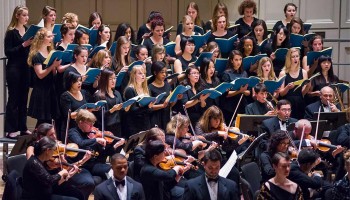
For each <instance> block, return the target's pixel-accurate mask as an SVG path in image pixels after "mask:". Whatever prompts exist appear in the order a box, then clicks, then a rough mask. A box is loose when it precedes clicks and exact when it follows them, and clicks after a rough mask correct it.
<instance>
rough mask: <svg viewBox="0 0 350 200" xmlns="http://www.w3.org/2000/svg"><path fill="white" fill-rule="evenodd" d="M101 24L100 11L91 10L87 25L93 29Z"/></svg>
mask: <svg viewBox="0 0 350 200" xmlns="http://www.w3.org/2000/svg"><path fill="white" fill-rule="evenodd" d="M101 24H103V20H102V16H101V14H100V13H98V12H93V13H91V14H90V16H89V27H90V28H92V27H93V28H94V29H95V30H97V29H98V27H100V26H101Z"/></svg>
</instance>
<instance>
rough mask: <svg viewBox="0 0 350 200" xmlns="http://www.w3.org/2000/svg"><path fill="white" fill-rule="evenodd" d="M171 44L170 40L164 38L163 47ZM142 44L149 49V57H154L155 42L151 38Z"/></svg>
mask: <svg viewBox="0 0 350 200" xmlns="http://www.w3.org/2000/svg"><path fill="white" fill-rule="evenodd" d="M169 42H170V41H169V39H167V38H164V37H163V45H166V44H168V43H169ZM142 44H143V45H145V46H146V47H147V50H148V56H152V48H153V46H154V43H153V41H152V40H151V38H150V37H149V38H146V39H145V40H144V41H143V43H142Z"/></svg>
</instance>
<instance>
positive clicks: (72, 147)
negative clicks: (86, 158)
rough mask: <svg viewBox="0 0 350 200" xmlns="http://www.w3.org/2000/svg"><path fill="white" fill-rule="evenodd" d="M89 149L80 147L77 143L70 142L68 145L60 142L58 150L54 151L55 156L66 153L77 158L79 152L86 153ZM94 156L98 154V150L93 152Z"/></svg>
mask: <svg viewBox="0 0 350 200" xmlns="http://www.w3.org/2000/svg"><path fill="white" fill-rule="evenodd" d="M87 151H88V150H85V149H79V147H78V145H77V144H75V143H68V144H67V145H64V144H62V143H61V144H58V145H57V148H56V150H55V151H54V153H53V156H54V157H56V156H58V155H61V154H63V153H65V154H66V155H67V156H68V157H70V158H75V157H76V156H77V155H78V153H86V152H87ZM91 155H92V156H95V157H96V156H98V155H99V153H98V152H94V151H92V152H91Z"/></svg>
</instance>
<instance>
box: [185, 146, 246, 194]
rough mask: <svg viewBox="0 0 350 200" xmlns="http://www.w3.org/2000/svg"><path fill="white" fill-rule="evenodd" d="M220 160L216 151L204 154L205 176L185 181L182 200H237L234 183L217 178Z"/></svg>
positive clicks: (219, 155)
mask: <svg viewBox="0 0 350 200" xmlns="http://www.w3.org/2000/svg"><path fill="white" fill-rule="evenodd" d="M221 160H222V157H221V154H220V153H219V152H218V151H217V150H216V149H213V150H210V151H208V152H206V153H205V155H204V158H203V162H204V170H205V174H203V175H201V176H198V177H196V178H194V179H190V180H188V181H187V183H186V185H185V193H184V195H183V199H184V200H207V199H212V200H214V199H215V200H217V199H220V200H226V199H227V200H236V199H237V200H238V199H239V192H238V190H237V185H236V183H235V182H234V181H232V180H229V179H226V178H224V177H221V176H219V171H220V168H221Z"/></svg>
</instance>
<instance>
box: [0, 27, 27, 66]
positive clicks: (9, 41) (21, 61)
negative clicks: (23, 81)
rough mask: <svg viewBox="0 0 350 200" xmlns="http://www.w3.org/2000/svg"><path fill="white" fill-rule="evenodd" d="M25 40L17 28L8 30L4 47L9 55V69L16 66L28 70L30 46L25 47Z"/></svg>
mask: <svg viewBox="0 0 350 200" xmlns="http://www.w3.org/2000/svg"><path fill="white" fill-rule="evenodd" d="M25 30H26V31H27V28H26V27H25ZM23 42H24V40H23V39H22V36H21V35H20V34H19V31H18V30H17V29H12V30H9V31H6V34H5V41H4V47H5V55H6V57H7V65H6V68H7V69H8V68H10V67H16V68H17V69H18V70H20V71H28V64H27V58H28V54H29V48H30V46H28V47H23V46H22V43H23Z"/></svg>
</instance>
